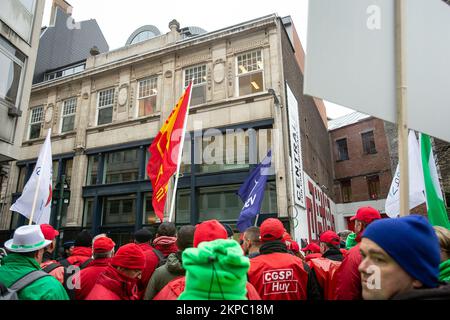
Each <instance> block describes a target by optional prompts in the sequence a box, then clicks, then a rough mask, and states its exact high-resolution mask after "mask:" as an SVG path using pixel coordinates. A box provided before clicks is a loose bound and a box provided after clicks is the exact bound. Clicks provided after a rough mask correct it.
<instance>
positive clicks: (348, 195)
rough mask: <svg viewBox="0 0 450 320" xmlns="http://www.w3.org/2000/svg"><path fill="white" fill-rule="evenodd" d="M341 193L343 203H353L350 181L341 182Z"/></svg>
mask: <svg viewBox="0 0 450 320" xmlns="http://www.w3.org/2000/svg"><path fill="white" fill-rule="evenodd" d="M341 193H342V194H341V195H342V202H343V203H347V202H352V181H351V180H350V179H348V180H342V181H341Z"/></svg>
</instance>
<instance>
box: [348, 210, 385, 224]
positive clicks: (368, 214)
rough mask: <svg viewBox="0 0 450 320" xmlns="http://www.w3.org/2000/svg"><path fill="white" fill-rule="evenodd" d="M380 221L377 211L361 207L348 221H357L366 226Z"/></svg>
mask: <svg viewBox="0 0 450 320" xmlns="http://www.w3.org/2000/svg"><path fill="white" fill-rule="evenodd" d="M377 219H381V214H380V212H379V211H378V210H377V209H374V208H372V207H362V208H359V209H358V211H356V215H355V216H353V217H351V218H350V221H353V220H359V221H362V222H364V223H366V224H369V223H371V222H372V221H374V220H377Z"/></svg>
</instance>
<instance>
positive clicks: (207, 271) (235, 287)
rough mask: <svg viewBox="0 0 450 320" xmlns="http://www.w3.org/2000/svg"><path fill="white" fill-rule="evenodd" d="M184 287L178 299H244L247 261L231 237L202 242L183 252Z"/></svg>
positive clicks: (248, 264)
mask: <svg viewBox="0 0 450 320" xmlns="http://www.w3.org/2000/svg"><path fill="white" fill-rule="evenodd" d="M183 267H184V269H185V270H186V287H185V290H184V291H183V293H182V294H181V295H180V297H179V298H178V300H246V299H247V298H246V293H247V292H246V289H245V286H246V283H247V271H248V269H249V267H250V261H249V259H248V258H247V257H245V256H244V255H243V252H242V249H241V247H240V246H239V244H238V243H237V242H236V241H234V240H224V239H217V240H214V241H210V242H202V243H200V244H199V246H198V248H188V249H186V250H184V251H183Z"/></svg>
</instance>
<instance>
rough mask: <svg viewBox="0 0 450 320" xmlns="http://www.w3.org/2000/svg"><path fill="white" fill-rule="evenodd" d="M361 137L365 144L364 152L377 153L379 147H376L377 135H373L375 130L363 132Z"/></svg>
mask: <svg viewBox="0 0 450 320" xmlns="http://www.w3.org/2000/svg"><path fill="white" fill-rule="evenodd" d="M361 138H362V144H363V152H364V153H365V154H374V153H377V149H376V148H375V137H374V135H373V131H370V132H365V133H363V134H361Z"/></svg>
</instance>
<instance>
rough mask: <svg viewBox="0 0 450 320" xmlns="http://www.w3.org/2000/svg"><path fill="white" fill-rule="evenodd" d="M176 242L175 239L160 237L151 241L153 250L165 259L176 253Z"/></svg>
mask: <svg viewBox="0 0 450 320" xmlns="http://www.w3.org/2000/svg"><path fill="white" fill-rule="evenodd" d="M176 242H177V238H175V237H166V236H161V237H158V238H156V239H155V240H153V246H154V247H155V249H158V250H159V251H161V252H162V254H163V255H164V257H166V258H167V257H168V256H169V254H171V253H175V252H177V251H178V247H177V244H176Z"/></svg>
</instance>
